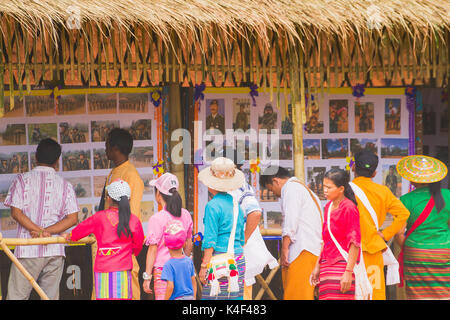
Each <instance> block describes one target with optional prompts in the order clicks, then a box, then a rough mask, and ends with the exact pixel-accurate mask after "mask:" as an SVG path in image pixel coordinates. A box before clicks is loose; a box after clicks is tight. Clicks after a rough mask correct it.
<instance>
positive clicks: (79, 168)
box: [0, 88, 157, 238]
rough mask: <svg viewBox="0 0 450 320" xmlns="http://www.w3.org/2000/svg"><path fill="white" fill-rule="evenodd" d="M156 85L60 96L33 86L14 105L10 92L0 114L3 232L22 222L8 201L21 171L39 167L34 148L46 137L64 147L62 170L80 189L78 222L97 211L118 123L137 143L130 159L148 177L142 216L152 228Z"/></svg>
mask: <svg viewBox="0 0 450 320" xmlns="http://www.w3.org/2000/svg"><path fill="white" fill-rule="evenodd" d="M151 90H152V88H120V89H89V90H87V89H64V90H60V91H59V93H60V94H61V95H60V96H58V97H57V98H56V99H54V98H53V97H51V96H50V95H49V93H48V91H49V90H39V91H32V95H29V96H24V97H23V99H22V100H21V101H20V99H19V97H17V96H16V97H15V108H14V109H13V110H10V109H9V97H5V100H4V101H5V116H4V117H3V118H0V232H2V234H3V237H9V238H15V237H16V236H17V234H16V229H17V222H16V221H15V220H14V219H12V218H11V211H10V209H9V208H7V207H5V206H4V205H3V202H4V200H5V198H6V196H7V194H8V190H9V187H10V185H11V183H12V181H13V179H14V178H15V177H16V175H17V174H18V173H22V172H27V171H30V170H32V169H33V168H34V167H35V166H36V160H35V151H36V147H37V144H38V143H39V141H40V140H41V139H43V138H52V139H54V140H55V141H58V142H59V143H60V144H61V146H62V154H61V157H60V159H59V161H58V167H57V173H58V174H59V175H60V176H62V177H63V178H64V179H66V180H67V181H69V182H70V183H71V184H72V185H73V187H74V190H75V193H76V196H77V202H78V206H79V209H80V211H79V215H78V222H81V221H83V220H85V219H86V218H87V217H89V216H91V215H92V214H93V213H94V212H96V211H97V207H98V204H99V203H100V197H101V194H102V190H103V186H104V184H105V181H106V177H107V175H108V174H109V172H110V171H111V169H112V166H113V164H112V162H110V161H109V160H108V159H107V157H106V153H105V138H106V136H107V134H108V132H109V131H110V130H111V129H113V128H124V129H127V130H129V132H130V133H131V134H132V136H133V139H134V143H133V150H132V152H131V154H130V156H129V160H130V162H131V163H133V164H134V166H135V167H136V169H137V170H138V172H139V174H140V176H141V178H142V180H143V181H144V194H143V198H142V203H141V220H142V223H143V227H144V231H145V232H147V222H148V219H149V217H150V216H151V215H152V214H153V213H154V212H155V210H156V209H157V204H156V201H155V199H154V194H153V188H151V187H150V186H149V182H150V180H151V179H153V168H152V166H153V164H154V162H156V161H157V160H156V159H157V156H156V153H157V141H156V140H157V125H156V123H155V108H154V106H153V104H152V103H151V102H150V93H151Z"/></svg>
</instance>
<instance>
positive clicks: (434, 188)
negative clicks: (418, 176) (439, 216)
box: [429, 181, 445, 213]
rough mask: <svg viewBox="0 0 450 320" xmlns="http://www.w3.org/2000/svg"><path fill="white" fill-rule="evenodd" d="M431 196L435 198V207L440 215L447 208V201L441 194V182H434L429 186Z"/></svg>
mask: <svg viewBox="0 0 450 320" xmlns="http://www.w3.org/2000/svg"><path fill="white" fill-rule="evenodd" d="M429 188H430V193H431V196H432V197H433V198H434V206H435V207H436V211H437V212H438V213H439V212H441V210H442V209H444V207H445V200H444V197H442V193H441V182H440V181H438V182H434V183H430V184H429Z"/></svg>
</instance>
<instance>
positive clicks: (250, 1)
mask: <svg viewBox="0 0 450 320" xmlns="http://www.w3.org/2000/svg"><path fill="white" fill-rule="evenodd" d="M0 12H1V13H2V14H3V15H4V17H5V16H6V17H10V18H12V19H13V20H16V21H17V22H18V23H19V24H20V25H21V26H22V27H23V28H24V29H25V30H28V31H30V32H36V31H38V30H39V31H43V32H46V33H48V34H49V35H50V36H51V37H52V38H53V39H54V40H55V41H57V38H58V32H57V30H58V28H60V27H61V26H62V25H64V26H66V22H67V21H68V19H70V18H71V17H72V18H73V17H75V18H76V19H77V18H79V19H80V21H81V22H82V25H83V24H84V23H88V22H90V23H95V24H97V25H98V26H99V27H100V26H101V27H106V28H125V29H130V28H132V27H133V26H143V27H145V28H146V29H147V30H151V31H153V32H154V33H155V34H156V35H157V36H159V37H161V38H162V39H163V40H164V41H168V42H171V39H172V38H171V37H173V36H174V35H175V36H177V37H178V38H179V39H180V40H181V41H182V42H184V41H185V40H186V39H191V40H192V38H191V37H195V38H197V39H199V40H203V41H213V39H216V38H215V37H212V35H213V34H216V32H218V33H221V34H222V38H223V39H224V40H226V38H227V37H230V36H231V37H232V36H234V35H243V36H244V37H246V38H247V40H250V39H251V37H255V36H256V37H258V38H259V39H261V40H262V44H263V45H267V46H269V45H270V43H269V37H268V36H267V33H268V32H274V33H276V34H279V35H281V36H283V37H286V38H287V39H289V40H290V41H299V43H300V44H303V41H304V40H306V39H309V40H311V39H314V38H315V37H317V35H318V34H319V33H321V34H326V35H327V36H335V37H338V38H340V39H344V40H345V39H346V38H347V37H349V36H351V37H355V35H356V37H357V38H362V37H364V34H366V33H372V32H375V33H376V32H380V30H384V31H387V34H389V35H392V36H395V33H396V31H398V30H401V31H402V32H407V33H408V34H409V36H410V37H413V38H415V39H416V40H418V41H420V40H421V39H423V38H424V37H436V36H437V37H440V38H441V39H442V40H443V41H444V42H446V41H447V39H445V38H446V32H448V31H449V29H450V1H449V0H389V1H386V0H370V1H367V0H360V1H353V0H80V1H69V0H29V1H22V0H0ZM66 28H67V26H66ZM3 29H4V26H2V32H3V33H4V31H5V30H3ZM224 36H227V37H224Z"/></svg>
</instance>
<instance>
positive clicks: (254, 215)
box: [244, 210, 262, 243]
mask: <svg viewBox="0 0 450 320" xmlns="http://www.w3.org/2000/svg"><path fill="white" fill-rule="evenodd" d="M261 216H262V213H261V211H259V210H258V211H253V212H251V213H250V214H249V215H248V216H247V222H246V223H245V231H244V234H245V243H247V240H248V239H249V238H250V236H251V235H252V234H253V232H254V231H255V229H256V228H257V227H258V225H259V222H260V221H261Z"/></svg>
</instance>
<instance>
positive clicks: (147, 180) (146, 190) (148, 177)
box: [141, 173, 155, 195]
mask: <svg viewBox="0 0 450 320" xmlns="http://www.w3.org/2000/svg"><path fill="white" fill-rule="evenodd" d="M154 178H155V177H154V176H153V174H152V173H145V174H141V179H142V181H143V182H144V194H148V195H152V194H153V191H154V187H152V186H151V185H150V181H152V179H154Z"/></svg>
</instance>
